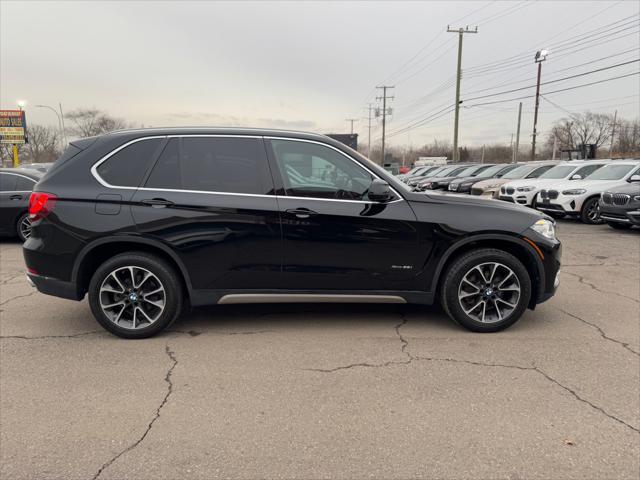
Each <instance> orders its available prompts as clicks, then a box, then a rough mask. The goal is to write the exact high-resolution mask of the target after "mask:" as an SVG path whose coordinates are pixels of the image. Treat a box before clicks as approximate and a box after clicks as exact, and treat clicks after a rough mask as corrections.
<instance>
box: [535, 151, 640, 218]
mask: <svg viewBox="0 0 640 480" xmlns="http://www.w3.org/2000/svg"><path fill="white" fill-rule="evenodd" d="M638 174H640V160H615V161H613V162H611V163H609V164H608V165H605V166H604V167H602V168H599V169H598V170H596V171H595V172H593V173H592V174H591V175H589V176H588V177H587V178H585V179H584V180H580V181H564V182H558V183H554V184H553V185H549V186H548V187H546V188H544V189H542V190H540V193H539V194H538V198H537V202H536V208H537V209H538V210H541V211H543V212H545V213H549V214H552V215H554V216H560V217H563V216H565V215H574V216H575V215H577V216H580V220H582V221H583V222H584V223H590V224H594V223H602V220H601V219H600V209H599V206H598V201H599V200H600V195H601V194H602V193H603V192H604V191H605V190H608V189H610V188H613V187H619V186H621V185H625V184H626V183H627V182H628V181H629V179H630V178H631V177H632V176H633V175H638Z"/></svg>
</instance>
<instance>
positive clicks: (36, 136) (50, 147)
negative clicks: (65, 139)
mask: <svg viewBox="0 0 640 480" xmlns="http://www.w3.org/2000/svg"><path fill="white" fill-rule="evenodd" d="M27 138H28V139H29V143H28V144H26V149H25V150H26V154H27V156H28V159H29V160H30V161H32V162H34V163H40V162H52V161H54V160H55V159H56V158H58V156H59V154H60V152H59V149H58V146H59V142H60V135H59V132H58V130H57V129H55V128H53V127H49V126H45V125H36V124H31V125H29V126H28V127H27Z"/></svg>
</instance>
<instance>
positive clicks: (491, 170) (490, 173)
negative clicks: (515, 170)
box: [481, 165, 507, 177]
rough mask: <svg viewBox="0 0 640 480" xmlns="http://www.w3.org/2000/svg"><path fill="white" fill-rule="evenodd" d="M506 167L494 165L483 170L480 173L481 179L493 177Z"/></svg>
mask: <svg viewBox="0 0 640 480" xmlns="http://www.w3.org/2000/svg"><path fill="white" fill-rule="evenodd" d="M506 167H507V165H494V166H493V167H490V168H487V169H486V170H483V171H482V172H481V173H482V176H483V177H493V176H494V175H496V174H497V173H498V172H499V171H500V170H504V169H505V168H506Z"/></svg>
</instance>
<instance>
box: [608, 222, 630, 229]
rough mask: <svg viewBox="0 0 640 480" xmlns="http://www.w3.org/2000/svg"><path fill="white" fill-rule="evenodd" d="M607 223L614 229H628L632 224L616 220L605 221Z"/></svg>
mask: <svg viewBox="0 0 640 480" xmlns="http://www.w3.org/2000/svg"><path fill="white" fill-rule="evenodd" d="M607 225H609V226H610V227H611V228H614V229H616V230H628V229H630V228H631V227H632V226H633V225H631V224H630V223H618V222H607Z"/></svg>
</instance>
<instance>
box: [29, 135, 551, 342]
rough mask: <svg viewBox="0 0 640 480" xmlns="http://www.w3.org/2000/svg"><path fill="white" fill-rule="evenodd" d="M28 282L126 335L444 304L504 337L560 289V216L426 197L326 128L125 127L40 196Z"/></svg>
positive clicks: (78, 147) (82, 148)
mask: <svg viewBox="0 0 640 480" xmlns="http://www.w3.org/2000/svg"><path fill="white" fill-rule="evenodd" d="M30 217H31V221H32V234H31V236H30V237H29V238H28V239H27V241H26V242H25V244H24V247H23V250H24V257H25V262H26V266H27V276H28V278H29V279H30V281H31V282H32V284H33V285H34V286H36V287H37V288H38V290H40V291H41V292H43V293H47V294H51V295H56V296H59V297H64V298H69V299H74V300H81V299H83V298H84V296H85V295H86V294H88V297H89V304H90V306H91V309H92V312H93V314H94V316H95V317H96V319H97V321H98V322H99V323H100V324H101V325H102V326H103V327H104V328H106V329H107V330H109V331H111V332H112V333H114V334H116V335H119V336H122V337H126V338H142V337H148V336H151V335H154V334H155V333H158V332H159V331H161V330H162V329H164V328H165V327H167V325H169V324H170V323H171V322H172V321H174V320H175V319H176V318H177V317H178V316H179V315H180V313H181V312H182V311H183V310H184V308H185V306H193V307H196V306H199V305H209V304H233V303H273V302H368V303H375V302H381V303H414V304H431V303H433V302H435V301H437V300H439V301H440V302H441V303H442V305H443V307H444V309H445V311H446V313H447V314H448V315H449V316H451V317H452V318H453V319H454V320H456V321H457V322H458V323H460V324H462V325H463V326H465V327H466V328H468V329H470V330H474V331H478V332H492V331H498V330H501V329H504V328H506V327H508V326H509V325H512V324H513V323H515V322H516V321H517V320H518V318H519V317H520V316H521V315H522V313H523V312H524V311H525V309H527V308H531V309H533V308H534V307H535V306H536V304H538V303H540V302H544V301H545V300H547V299H549V298H550V297H551V296H552V295H553V294H554V293H555V291H556V288H557V286H558V271H559V267H560V253H561V245H560V242H559V241H558V240H557V238H556V236H555V228H554V223H553V220H552V219H551V218H550V217H548V216H546V215H544V214H542V213H540V212H537V211H535V210H532V209H527V208H523V207H520V206H516V205H510V204H507V203H502V202H495V201H491V200H486V199H481V198H474V197H461V196H453V195H452V196H445V195H436V194H434V195H432V194H429V193H426V194H425V193H413V192H412V191H410V189H409V188H408V187H407V186H406V185H404V184H403V183H402V182H400V181H398V180H396V179H395V178H394V177H393V176H392V175H390V174H388V173H387V172H386V171H385V170H383V169H382V168H380V167H378V166H377V165H375V164H373V163H372V162H370V161H369V160H368V159H366V158H365V157H363V156H361V155H360V154H358V153H357V152H355V151H353V150H351V149H350V148H349V147H346V146H345V145H343V144H341V143H339V142H337V141H335V140H332V139H330V138H328V137H326V136H323V135H315V134H307V133H299V132H287V131H280V130H258V129H214V128H172V129H141V130H127V131H118V132H113V133H110V134H106V135H103V136H100V137H94V138H88V139H84V140H80V141H77V142H72V144H71V145H70V146H69V148H68V150H67V151H66V152H65V153H64V155H63V157H62V158H61V159H59V160H58V161H57V162H56V163H55V164H54V166H53V167H52V168H51V169H50V170H49V171H48V172H47V173H46V174H45V175H44V177H43V178H42V180H41V181H40V182H39V183H38V184H37V186H36V188H35V191H34V193H33V195H32V197H31V206H30Z"/></svg>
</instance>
